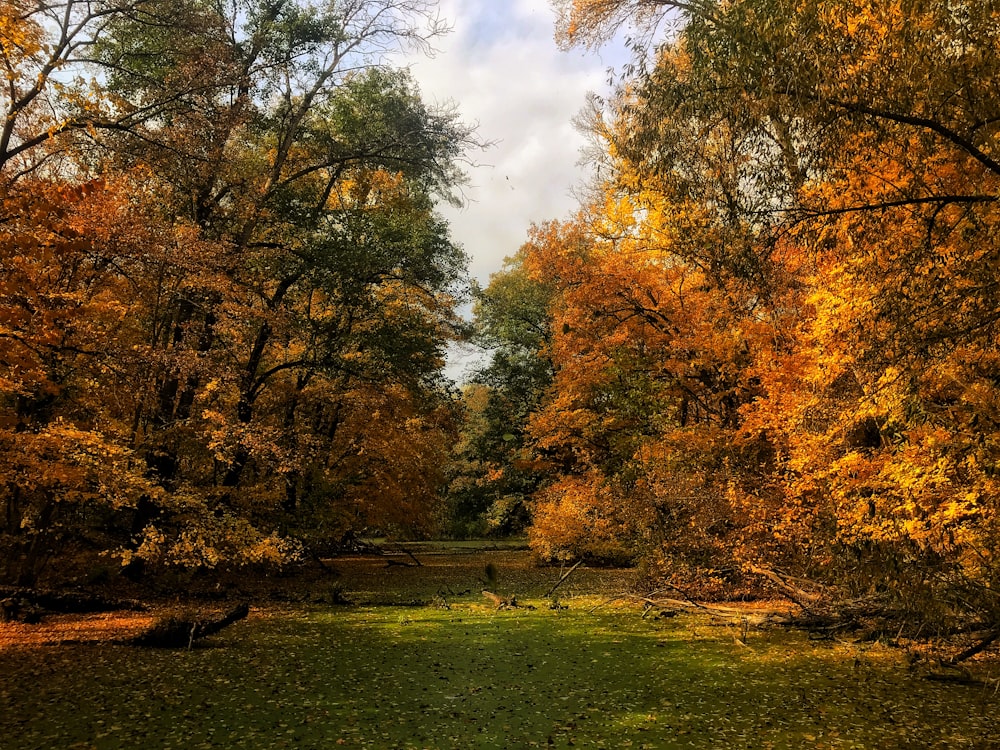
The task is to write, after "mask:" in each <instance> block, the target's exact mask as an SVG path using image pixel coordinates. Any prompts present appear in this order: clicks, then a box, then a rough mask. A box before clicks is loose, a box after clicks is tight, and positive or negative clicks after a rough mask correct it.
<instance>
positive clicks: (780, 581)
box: [749, 566, 823, 615]
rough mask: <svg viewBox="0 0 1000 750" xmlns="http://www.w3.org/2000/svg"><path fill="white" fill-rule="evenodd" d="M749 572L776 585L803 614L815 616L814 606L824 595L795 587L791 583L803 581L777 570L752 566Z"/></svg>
mask: <svg viewBox="0 0 1000 750" xmlns="http://www.w3.org/2000/svg"><path fill="white" fill-rule="evenodd" d="M749 570H750V572H751V573H756V574H757V575H759V576H763V577H764V578H766V579H767V580H769V581H771V583H773V584H775V585H776V586H777V587H778V589H779V590H780V591H781V593H783V594H784V595H785V597H786V598H788V599H789V600H791V601H792V603H794V604H796V605H797V606H798V607H800V608H801V609H802V611H803V612H805V613H807V614H809V615H814V614H815V612H814V611H813V606H814V605H815V604H817V603H818V602H820V601H821V600H822V598H823V595H822V594H817V593H814V592H811V591H805V590H804V589H802V588H800V587H798V586H793V585H792V583H791V581H792V580H803V579H793V578H792V577H791V576H787V575H784V574H782V573H779V572H778V571H776V570H770V569H768V568H758V567H757V566H751V567H750V568H749ZM807 603H808V604H807Z"/></svg>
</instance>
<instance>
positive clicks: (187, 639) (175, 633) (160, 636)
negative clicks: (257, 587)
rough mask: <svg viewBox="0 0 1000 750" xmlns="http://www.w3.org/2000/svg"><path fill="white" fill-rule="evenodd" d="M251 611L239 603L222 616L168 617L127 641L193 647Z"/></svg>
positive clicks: (149, 645)
mask: <svg viewBox="0 0 1000 750" xmlns="http://www.w3.org/2000/svg"><path fill="white" fill-rule="evenodd" d="M249 613H250V606H249V605H248V604H245V603H244V604H239V605H237V606H235V607H233V609H231V610H229V611H228V612H227V613H226V614H224V615H223V616H222V617H216V618H206V619H200V618H199V619H194V618H179V617H168V618H165V619H162V620H159V621H157V622H156V623H154V624H153V625H152V626H150V628H149V629H148V630H146V631H145V632H143V633H140V634H139V635H137V636H135V637H134V638H130V639H129V640H127V641H125V643H127V644H128V645H130V646H142V647H144V648H191V645H192V644H193V643H194V642H195V641H197V640H201V639H202V638H206V637H208V636H210V635H213V634H215V633H218V632H219V631H220V630H222V629H223V628H226V627H228V626H230V625H232V624H233V623H234V622H238V621H239V620H242V619H243V618H244V617H246V616H247V615H248V614H249Z"/></svg>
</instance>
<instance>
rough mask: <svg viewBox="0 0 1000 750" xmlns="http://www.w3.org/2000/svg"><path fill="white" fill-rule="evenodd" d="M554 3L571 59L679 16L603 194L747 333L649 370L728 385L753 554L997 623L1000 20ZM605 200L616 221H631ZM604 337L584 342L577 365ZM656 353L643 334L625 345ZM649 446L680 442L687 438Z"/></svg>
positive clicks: (613, 151)
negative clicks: (999, 33) (690, 366)
mask: <svg viewBox="0 0 1000 750" xmlns="http://www.w3.org/2000/svg"><path fill="white" fill-rule="evenodd" d="M558 5H560V6H561V7H562V8H563V10H564V11H565V14H566V15H565V16H564V18H565V19H566V23H565V24H564V26H563V27H562V28H561V30H560V34H561V35H562V40H563V41H564V42H565V43H591V42H595V41H599V40H600V39H602V38H605V37H606V36H607V35H608V34H609V33H610V32H612V31H613V30H615V29H616V28H617V27H618V25H619V24H621V23H624V22H631V23H634V24H636V25H638V26H639V27H640V29H644V30H645V31H646V32H649V33H651V32H653V31H654V30H655V28H656V22H657V20H658V19H659V20H660V21H662V20H665V19H670V20H673V21H676V25H675V26H674V27H673V28H672V35H671V36H668V37H667V38H666V41H664V42H663V43H662V44H660V45H659V46H658V47H656V48H655V49H654V50H653V52H652V54H650V55H649V56H648V57H643V58H642V59H639V60H637V62H636V64H635V65H634V66H633V67H632V69H631V70H632V73H633V75H632V77H631V78H629V79H626V80H624V81H623V83H622V86H621V90H620V93H619V96H618V97H617V99H616V100H615V102H613V105H612V107H611V108H610V112H609V114H610V124H609V125H606V126H605V125H604V124H603V122H601V121H600V120H598V121H597V125H598V126H599V127H600V128H601V131H600V132H601V134H602V135H603V136H604V137H605V138H606V140H607V143H608V154H609V159H608V164H609V165H611V166H612V168H613V176H612V178H611V179H610V180H609V185H611V186H612V188H613V190H614V191H615V192H616V193H621V194H624V195H626V196H627V197H628V199H629V204H628V206H627V210H626V211H625V212H624V213H625V215H626V216H632V217H634V218H633V221H634V222H635V224H634V226H636V227H639V230H638V231H636V230H635V229H630V231H629V233H628V234H627V235H614V234H612V236H611V239H612V241H613V242H616V243H618V244H619V245H623V241H622V239H621V237H626V238H627V239H631V237H632V236H639V237H644V238H645V239H644V240H643V241H644V242H645V243H648V247H660V248H663V249H665V250H666V251H667V252H668V253H669V257H670V260H667V261H661V263H660V272H661V274H662V276H663V277H664V280H665V281H667V282H668V286H669V281H668V280H669V278H670V277H671V276H674V275H678V276H677V277H679V274H681V273H685V274H688V278H690V279H691V280H692V281H693V282H694V283H690V284H685V288H686V289H687V290H688V299H690V294H691V292H693V291H697V292H698V293H699V294H704V295H705V296H704V300H705V302H704V306H703V307H702V308H701V310H700V311H699V312H697V313H696V314H697V315H699V316H702V317H703V318H706V319H709V320H712V321H713V322H714V324H715V326H716V327H718V328H719V329H720V330H726V331H729V332H730V336H729V337H724V338H722V339H720V340H719V343H718V344H713V343H710V342H711V341H712V339H711V338H705V337H704V336H703V335H702V336H699V337H698V339H697V340H695V339H693V338H691V337H690V336H684V335H682V331H683V327H682V326H681V327H679V328H680V330H679V331H677V330H673V329H669V330H670V332H671V333H672V334H673V335H674V336H675V337H676V338H675V340H674V341H671V342H670V345H669V347H668V348H666V349H665V350H662V351H661V352H657V353H656V354H655V355H654V356H653V357H652V358H651V361H652V363H656V364H660V363H662V364H663V365H664V366H665V369H667V370H668V371H669V370H671V369H672V368H671V367H670V359H669V354H668V353H669V352H670V351H676V348H677V345H678V343H679V342H680V341H686V342H688V344H687V346H688V351H690V352H691V353H692V359H693V361H700V362H703V363H704V364H705V365H706V366H707V367H708V371H709V372H711V371H713V370H715V371H716V372H719V373H721V374H723V377H722V378H721V379H720V380H717V381H716V382H718V383H728V384H729V385H728V388H727V387H724V388H722V389H721V390H719V391H718V393H719V395H720V397H722V398H725V399H727V401H726V402H719V406H717V407H715V408H714V411H713V410H710V411H709V414H715V415H719V414H723V413H728V414H731V417H729V418H725V419H722V420H721V421H720V422H719V423H718V425H717V426H718V427H721V428H722V431H721V433H720V435H719V437H718V438H717V439H721V440H725V441H727V442H728V443H729V444H730V445H733V446H743V449H744V451H749V452H748V453H747V452H744V454H743V458H744V459H750V458H752V459H753V460H750V461H748V462H743V463H741V462H740V461H736V460H735V458H736V457H735V456H733V455H731V454H730V455H727V456H726V458H727V461H726V463H725V464H724V465H723V466H719V465H718V464H713V463H712V462H711V461H707V462H706V461H704V460H699V461H697V462H695V464H694V465H696V466H701V467H702V470H706V471H708V473H709V474H710V475H714V477H715V483H716V484H717V485H718V484H719V482H718V480H719V479H720V478H721V479H725V482H724V483H726V484H728V485H729V487H728V489H727V491H726V493H725V499H726V504H727V505H728V508H729V511H728V516H729V517H728V520H727V523H734V522H735V524H736V527H737V529H740V530H741V532H740V534H739V535H738V536H737V537H735V538H734V539H735V540H736V541H739V540H740V539H742V540H743V542H742V544H743V545H744V548H745V549H746V550H747V551H748V553H749V554H750V557H749V558H748V559H749V560H751V561H753V560H755V559H756V560H758V561H759V560H761V559H764V560H770V561H771V562H774V561H785V563H786V564H789V565H795V566H797V567H798V569H799V570H803V571H805V572H807V573H809V574H813V575H821V576H824V577H826V578H827V580H831V581H832V580H838V577H840V578H839V580H840V581H841V582H843V583H845V585H846V586H848V587H849V588H851V589H853V590H854V591H855V592H860V591H864V592H866V593H870V592H880V593H881V594H883V595H884V594H885V593H886V592H887V591H889V592H895V593H896V594H898V600H897V603H902V602H905V603H906V604H904V606H913V605H914V603H916V602H920V603H921V606H924V605H926V606H925V607H924V612H923V613H922V614H923V615H924V616H927V617H930V616H934V617H945V616H946V615H947V614H948V613H949V612H954V611H961V610H963V609H966V610H969V609H971V610H973V611H977V612H978V613H980V614H985V615H986V616H987V617H991V618H994V619H995V617H996V609H995V602H992V601H989V600H988V596H984V594H983V592H984V591H985V590H987V589H989V588H990V587H992V586H993V585H994V581H995V579H996V570H995V567H994V565H993V563H992V562H991V561H993V560H995V559H996V553H995V550H994V545H995V539H996V535H995V516H996V511H995V508H994V505H993V503H992V501H991V500H990V499H989V498H991V497H993V495H992V494H991V493H992V490H991V489H990V488H991V486H992V485H991V482H992V480H991V479H990V477H991V470H989V469H985V468H984V467H986V466H992V465H993V463H994V460H995V459H994V455H993V449H992V447H991V446H992V444H993V438H992V435H993V433H994V432H995V431H996V424H995V421H994V419H993V417H992V416H990V415H991V414H992V408H993V407H992V406H991V404H992V403H993V393H994V384H993V375H992V371H993V362H994V360H995V356H996V353H995V341H996V330H995V325H996V321H997V310H998V309H1000V308H998V306H997V299H996V297H995V284H993V283H992V282H991V281H990V279H992V277H993V276H994V275H995V274H994V273H993V269H994V266H995V263H996V258H995V257H994V256H995V253H994V252H993V249H994V246H995V243H994V242H993V235H994V231H995V230H994V227H995V221H994V215H995V205H996V202H997V197H996V196H997V176H998V171H997V163H996V156H997V155H996V153H995V151H996V138H995V135H996V133H995V124H996V122H997V121H998V118H997V111H998V107H997V105H998V102H997V99H996V92H995V87H993V86H992V81H993V79H994V77H995V64H994V63H995V59H996V56H995V54H993V53H994V52H995V49H996V47H995V44H996V34H995V31H996V24H997V22H998V18H1000V11H998V8H997V7H996V4H995V3H992V2H984V3H963V2H959V3H952V2H936V1H934V0H931V1H929V2H916V1H915V2H903V3H898V2H876V1H873V2H866V3H862V4H858V3H832V4H831V3H819V2H806V3H800V2H796V3H793V2H785V1H784V0H740V1H739V2H716V1H714V0H706V2H700V1H699V2H684V3H681V2H670V1H669V0H663V1H660V2H651V3H633V2H603V0H598V1H596V2H591V1H589V0H580V1H579V2H572V3H569V2H566V3H559V4H558ZM640 11H644V12H645V11H648V15H645V16H643V15H640V14H639V13H640ZM637 49H638V51H639V52H640V54H641V55H642V56H645V54H646V52H647V50H646V49H645V48H644V47H643V46H642V45H641V44H640V45H638V47H637ZM608 206H609V207H599V208H598V211H599V215H603V216H606V217H615V216H619V215H621V214H622V209H621V202H614V203H611V202H609V203H608ZM663 209H666V211H664V210H663ZM591 234H592V235H593V236H594V237H595V238H601V237H603V236H604V235H602V230H601V229H599V228H598V229H594V230H591ZM604 256H605V253H596V254H593V255H592V257H590V258H588V259H586V262H585V263H584V264H583V267H588V266H589V265H591V264H593V263H594V259H595V258H599V259H602V258H603V257H604ZM598 262H600V261H598ZM606 276H607V274H605V275H604V277H606ZM590 296H591V297H592V298H597V295H596V293H594V292H593V291H592V292H590ZM675 296H676V295H675ZM605 297H607V295H605ZM684 306H685V308H687V307H689V306H691V305H690V304H689V302H688V301H687V300H685V305H684ZM592 307H593V305H592V304H590V305H589V308H592ZM692 307H694V309H697V306H692ZM589 308H588V307H584V308H583V309H585V310H586V309H589ZM676 316H677V311H670V314H669V315H668V316H666V317H667V318H668V319H669V320H670V322H671V325H673V326H677V323H676ZM577 317H578V318H580V317H581V316H577ZM597 317H598V319H600V318H602V317H603V312H602V314H601V315H600V316H597ZM616 326H617V328H616V329H615V330H618V328H622V329H625V328H626V326H625V324H624V323H623V322H622V321H617V322H616ZM556 330H557V331H558V330H559V327H558V325H557V326H556ZM566 330H567V331H571V330H573V323H569V327H568V329H566ZM611 336H612V334H611V333H610V332H607V331H605V332H603V333H601V334H600V335H597V336H595V335H593V334H590V333H589V332H587V334H586V343H585V344H581V345H579V346H577V347H576V348H575V350H574V351H575V352H576V356H577V357H580V356H582V355H584V354H586V356H593V354H592V353H591V352H592V351H601V350H600V349H599V348H597V347H596V346H595V344H594V342H598V341H600V342H604V341H609V340H611ZM640 342H641V343H642V344H643V346H647V344H646V339H645V338H644V337H643V336H641V335H640V334H638V333H636V332H629V333H628V335H627V336H625V337H624V342H623V343H625V344H626V345H637V344H639V343H640ZM649 370H650V365H649V364H646V363H644V364H642V365H641V366H640V368H639V371H640V372H646V371H649ZM628 372H629V373H632V372H634V365H631V364H630V366H629V368H628ZM582 376H583V373H581V377H582ZM630 377H632V378H634V375H630ZM558 381H559V376H558V375H557V382H558ZM703 385H708V383H703ZM647 390H648V389H647ZM710 392H711V391H710ZM987 394H988V395H987ZM557 397H558V396H557ZM702 400H704V397H702ZM553 403H554V402H553ZM567 403H572V402H567ZM677 403H683V399H682V398H681V397H680V396H679V395H670V396H669V397H668V398H667V399H666V401H665V402H664V404H663V405H662V406H659V407H656V406H650V407H647V408H646V409H644V410H643V411H644V413H646V414H659V415H663V414H670V409H671V408H676V406H675V405H676V404H677ZM707 403H711V401H708V402H707ZM723 406H724V408H720V407H723ZM611 413H612V414H613V415H614V416H616V417H617V416H618V415H619V414H621V413H622V410H621V407H619V406H616V407H615V408H614V409H612V412H611ZM675 413H676V412H675ZM584 421H585V422H586V424H588V425H589V426H590V429H593V426H594V425H595V424H599V422H597V420H596V418H595V417H591V418H588V419H587V420H584ZM553 425H554V426H555V427H558V425H556V424H555V420H553ZM696 432H697V433H698V435H700V436H701V438H702V439H708V438H709V437H710V435H711V431H709V430H705V429H698V430H696ZM654 433H655V434H656V435H659V436H661V437H659V438H655V437H654V438H653V439H652V440H651V442H652V443H653V444H659V445H661V446H662V445H664V444H670V441H671V438H670V437H669V436H670V434H671V431H670V430H664V429H663V427H662V425H657V426H656V428H655V429H654ZM660 441H666V443H663V442H660ZM689 444H690V445H697V444H698V442H697V440H696V438H695V437H691V439H690V443H689ZM674 455H676V454H674ZM722 455H726V453H725V452H724V453H723V454H722ZM704 458H707V457H706V456H703V459H704ZM664 466H665V467H667V468H669V471H668V472H667V475H665V477H664V478H666V476H673V477H676V476H677V469H676V468H674V467H672V466H671V464H670V463H669V462H668V463H667V464H665V465H664ZM734 466H735V467H738V468H739V470H738V471H736V472H735V474H734V473H733V471H732V469H733V467H734ZM644 476H647V477H648V476H650V475H649V474H648V472H647V473H646V474H645V475H644ZM726 477H729V479H726ZM699 512H700V511H699ZM932 601H937V602H939V604H938V605H934V606H930V605H928V604H927V603H928V602H932ZM958 602H962V604H959V603H958ZM941 603H943V604H941Z"/></svg>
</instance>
